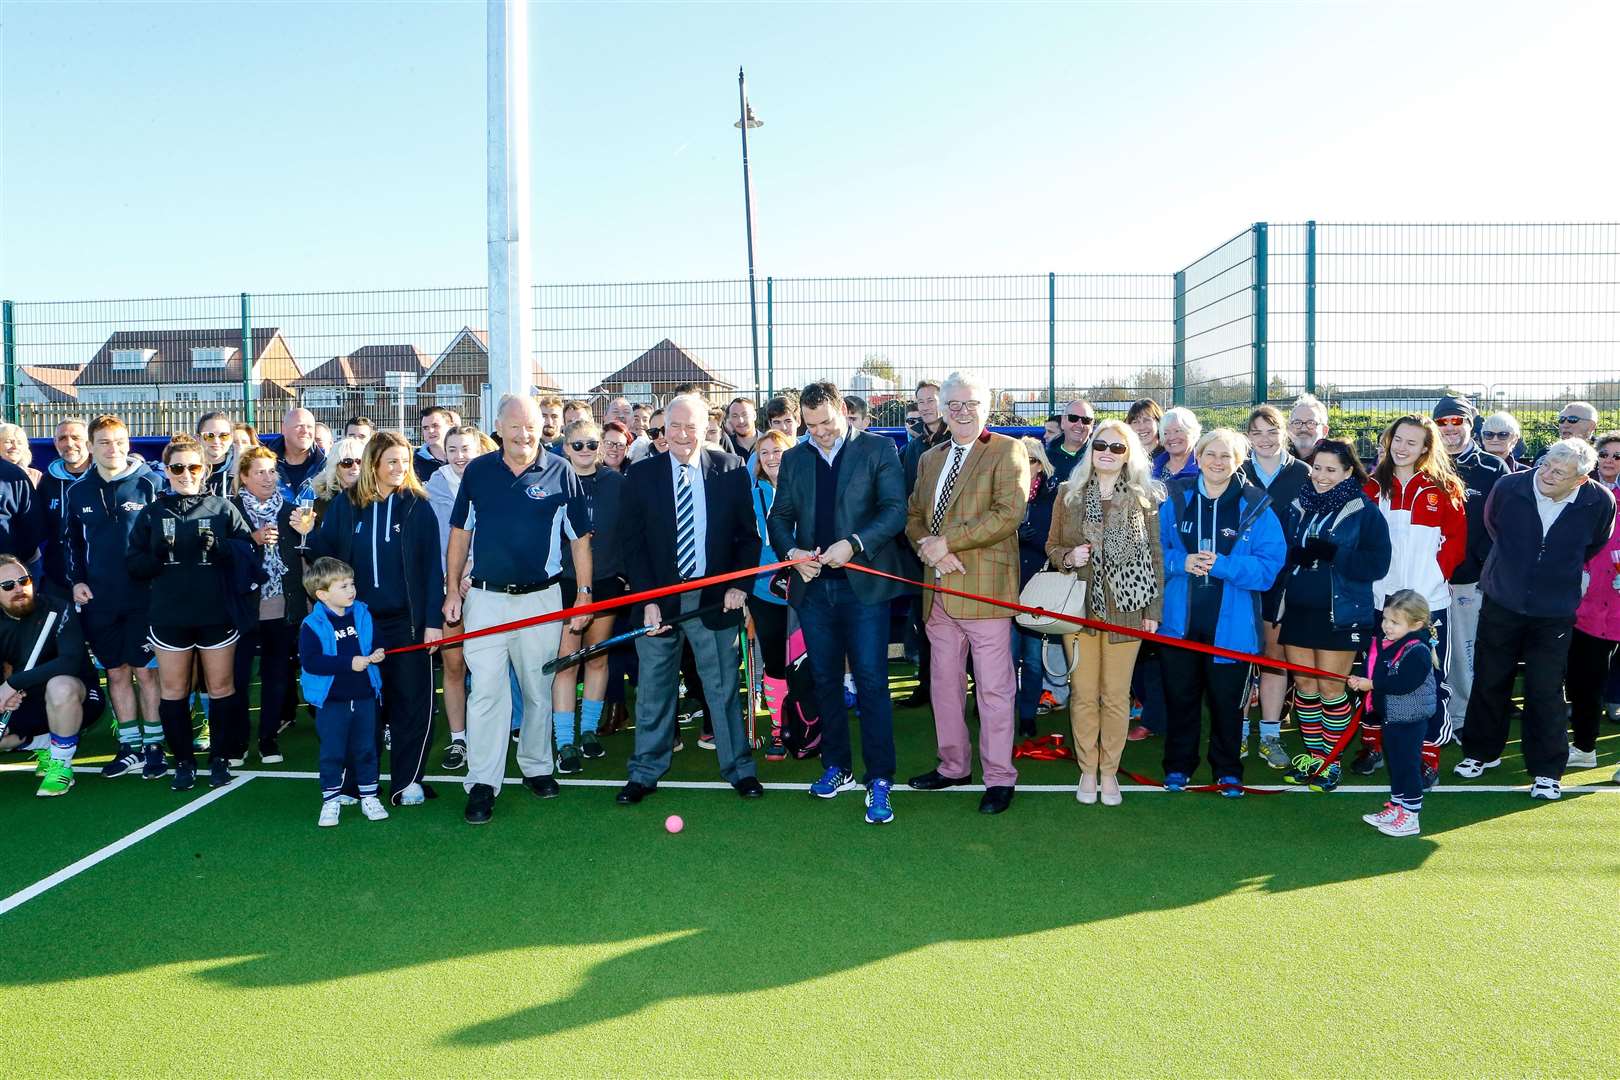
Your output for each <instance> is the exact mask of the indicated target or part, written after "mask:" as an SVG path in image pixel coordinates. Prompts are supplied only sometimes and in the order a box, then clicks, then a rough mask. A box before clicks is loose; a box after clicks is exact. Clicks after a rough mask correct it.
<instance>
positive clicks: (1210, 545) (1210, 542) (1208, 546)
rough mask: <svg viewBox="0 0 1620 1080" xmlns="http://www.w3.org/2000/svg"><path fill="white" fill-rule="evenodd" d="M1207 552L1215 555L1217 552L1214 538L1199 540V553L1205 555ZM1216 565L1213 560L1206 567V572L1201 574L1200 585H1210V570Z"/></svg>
mask: <svg viewBox="0 0 1620 1080" xmlns="http://www.w3.org/2000/svg"><path fill="white" fill-rule="evenodd" d="M1205 553H1208V554H1209V555H1214V554H1215V541H1214V539H1213V538H1210V539H1207V540H1199V541H1198V554H1200V555H1203V554H1205ZM1214 565H1215V564H1214V561H1213V560H1211V562H1210V565H1209V566H1206V567H1204V572H1203V574H1202V575H1200V577H1199V580H1198V584H1200V585H1208V584H1210V578H1209V571H1210V569H1211V567H1213V566H1214Z"/></svg>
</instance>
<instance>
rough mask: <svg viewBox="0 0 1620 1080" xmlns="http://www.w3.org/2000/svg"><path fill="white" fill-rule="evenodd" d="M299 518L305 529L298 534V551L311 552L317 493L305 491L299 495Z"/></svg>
mask: <svg viewBox="0 0 1620 1080" xmlns="http://www.w3.org/2000/svg"><path fill="white" fill-rule="evenodd" d="M298 518H299V520H300V521H301V522H302V523H303V525H304V527H303V528H302V529H301V530H299V533H298V550H299V551H308V550H309V531H310V529H311V528H312V527H313V526H314V523H315V493H314V492H313V491H309V490H308V489H305V490H303V491H300V492H299V493H298Z"/></svg>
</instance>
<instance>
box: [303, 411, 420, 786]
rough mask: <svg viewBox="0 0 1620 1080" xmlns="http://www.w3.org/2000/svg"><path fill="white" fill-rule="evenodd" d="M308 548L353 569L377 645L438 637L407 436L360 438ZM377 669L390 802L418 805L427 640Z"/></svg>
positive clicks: (384, 433) (417, 486)
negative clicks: (355, 459)
mask: <svg viewBox="0 0 1620 1080" xmlns="http://www.w3.org/2000/svg"><path fill="white" fill-rule="evenodd" d="M310 549H311V552H312V557H314V556H319V555H330V556H332V557H333V558H337V559H342V560H343V561H344V562H345V563H348V564H349V565H350V566H351V567H353V568H354V584H355V588H356V589H357V590H358V595H359V597H360V599H361V600H363V601H365V603H366V606H367V607H368V608H370V609H371V618H372V624H373V625H374V626H375V628H376V630H375V633H376V637H375V639H374V640H375V641H376V643H377V646H378V647H379V648H382V649H396V648H399V647H400V646H403V645H416V644H420V643H423V642H428V643H431V642H435V641H438V640H439V638H440V637H442V636H443V630H442V628H443V626H444V612H443V604H444V560H443V557H442V555H441V553H440V549H439V525H438V520H437V519H436V518H435V517H434V514H433V507H432V506H430V505H429V504H428V500H427V493H426V492H425V491H423V490H422V482H421V481H420V480H418V479H417V478H416V471H415V470H414V469H413V468H412V467H411V444H410V443H408V442H406V441H405V439H404V438H403V437H402V436H400V435H399V434H397V433H395V432H392V431H379V432H377V434H375V435H373V436H372V437H371V438H370V439H369V440H368V441H367V442H366V448H365V453H364V454H363V455H362V458H361V463H360V477H359V479H357V480H356V481H355V483H354V486H353V487H351V488H349V489H348V491H346V492H345V493H344V494H343V495H341V496H338V497H336V498H334V499H333V500H332V504H331V505H330V506H329V507H328V508H327V511H326V515H325V516H324V517H323V518H322V519H321V525H320V531H319V533H318V534H317V535H316V536H315V537H312V538H311V540H310ZM381 673H382V684H383V699H382V701H383V705H382V712H381V713H380V714H379V716H380V723H381V724H382V725H385V726H387V728H388V729H389V732H390V734H391V735H392V741H391V749H390V754H389V774H390V781H389V785H390V788H391V790H390V792H389V801H390V802H392V803H393V804H394V805H396V806H414V805H417V804H419V803H421V802H422V801H423V800H424V799H426V798H431V797H432V796H433V791H432V789H431V788H430V787H429V786H428V785H426V784H424V783H423V782H422V775H423V773H424V772H425V771H426V767H427V754H428V743H429V740H430V739H431V738H432V734H433V713H434V709H435V704H436V702H435V699H434V694H433V657H432V654H431V653H430V651H429V650H427V649H417V650H415V651H413V652H407V653H391V654H390V655H389V656H388V658H387V659H385V660H384V661H383V662H382V666H381ZM379 741H381V733H380V732H379Z"/></svg>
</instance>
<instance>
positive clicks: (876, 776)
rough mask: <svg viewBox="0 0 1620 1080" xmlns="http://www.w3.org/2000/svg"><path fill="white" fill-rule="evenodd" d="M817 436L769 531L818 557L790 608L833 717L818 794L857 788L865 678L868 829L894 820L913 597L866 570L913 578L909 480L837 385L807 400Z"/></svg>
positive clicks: (805, 413)
mask: <svg viewBox="0 0 1620 1080" xmlns="http://www.w3.org/2000/svg"><path fill="white" fill-rule="evenodd" d="M799 409H800V414H799V415H800V418H801V420H802V421H803V422H804V424H805V426H806V428H808V430H809V433H810V438H809V439H808V440H807V441H806V442H803V443H800V444H799V445H798V446H795V447H793V448H791V449H789V450H788V451H787V452H786V453H784V454H783V455H782V467H781V471H780V472H779V473H778V475H777V481H776V500H775V502H773V503H772V504H771V514H770V518H769V520H768V521H767V522H766V527H767V530H768V531H769V532H770V541H771V547H772V548H773V549H774V550H776V551H779V552H784V553H785V555H784V556H783V557H784V558H788V559H799V558H805V557H810V561H808V562H803V563H800V564H799V565H798V566H797V567H796V568H795V569H796V570H797V571H798V580H794V581H791V582H790V585H791V588H790V589H789V591H788V602H789V603H791V604H792V605H793V606H794V608H795V609H797V611H798V613H799V624H800V626H801V627H802V628H803V631H804V644H805V651H806V653H807V654H808V656H809V661H810V672H811V675H812V677H813V678H814V679H815V684H816V706H817V710H818V711H819V712H820V714H821V728H822V733H821V763H822V765H823V766H825V769H826V771H825V772H823V773H822V775H821V779H819V780H817V781H816V782H815V783H813V784H811V785H810V794H812V795H814V796H816V797H817V798H822V799H830V798H832V797H834V796H835V795H837V794H838V793H839V792H840V791H843V790H844V789H845V788H849V787H853V786H854V785H855V777H854V760H853V754H852V751H851V749H850V740H849V714H848V712H847V711H846V710H845V708H844V685H843V684H844V664H845V661H846V660H847V661H848V664H849V670H850V672H851V673H852V674H853V675H854V677H855V701H856V705H857V707H858V708H859V709H860V717H861V758H862V760H863V761H864V763H865V765H866V775H865V777H864V778H863V779H862V780H861V783H863V784H864V785H865V786H866V820H867V821H869V822H871V823H872V824H874V825H883V824H887V823H888V822H890V821H892V820H894V810H893V808H892V807H891V806H890V805H889V788H890V786H891V785H892V784H893V783H894V768H895V764H894V715H893V709H892V707H891V705H890V702H889V601H890V600H893V599H894V598H895V597H897V596H900V595H901V594H903V593H905V592H908V591H910V590H909V588H908V587H907V586H905V585H902V584H900V583H899V582H896V581H888V580H886V579H884V578H879V577H873V576H872V575H870V574H862V573H851V572H849V571H847V570H845V569H844V567H845V564H847V563H850V562H854V563H856V564H859V565H865V566H870V567H872V568H873V569H874V570H883V571H886V572H888V573H891V574H902V575H905V574H908V572H909V571H910V567H909V566H908V565H907V562H906V558H905V552H904V550H903V548H902V542H901V541H900V539H899V538H900V537H901V535H902V534H903V533H904V531H905V527H906V481H905V475H904V474H903V473H902V471H901V468H900V455H899V453H898V452H897V451H896V450H895V446H894V443H893V442H892V441H891V440H889V439H887V438H885V437H883V436H881V435H873V434H870V433H867V432H861V431H850V430H849V428H848V422H847V421H846V420H845V417H844V402H843V398H842V397H841V396H840V394H839V393H838V388H837V387H836V386H834V385H833V384H832V383H830V382H818V383H811V384H810V385H809V386H807V387H805V388H804V393H803V395H801V396H800V398H799Z"/></svg>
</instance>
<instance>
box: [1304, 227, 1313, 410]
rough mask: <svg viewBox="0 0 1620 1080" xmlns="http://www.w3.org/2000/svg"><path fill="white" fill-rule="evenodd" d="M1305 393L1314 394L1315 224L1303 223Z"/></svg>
mask: <svg viewBox="0 0 1620 1080" xmlns="http://www.w3.org/2000/svg"><path fill="white" fill-rule="evenodd" d="M1305 392H1306V393H1307V394H1314V393H1316V222H1314V221H1307V222H1306V223H1305Z"/></svg>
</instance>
